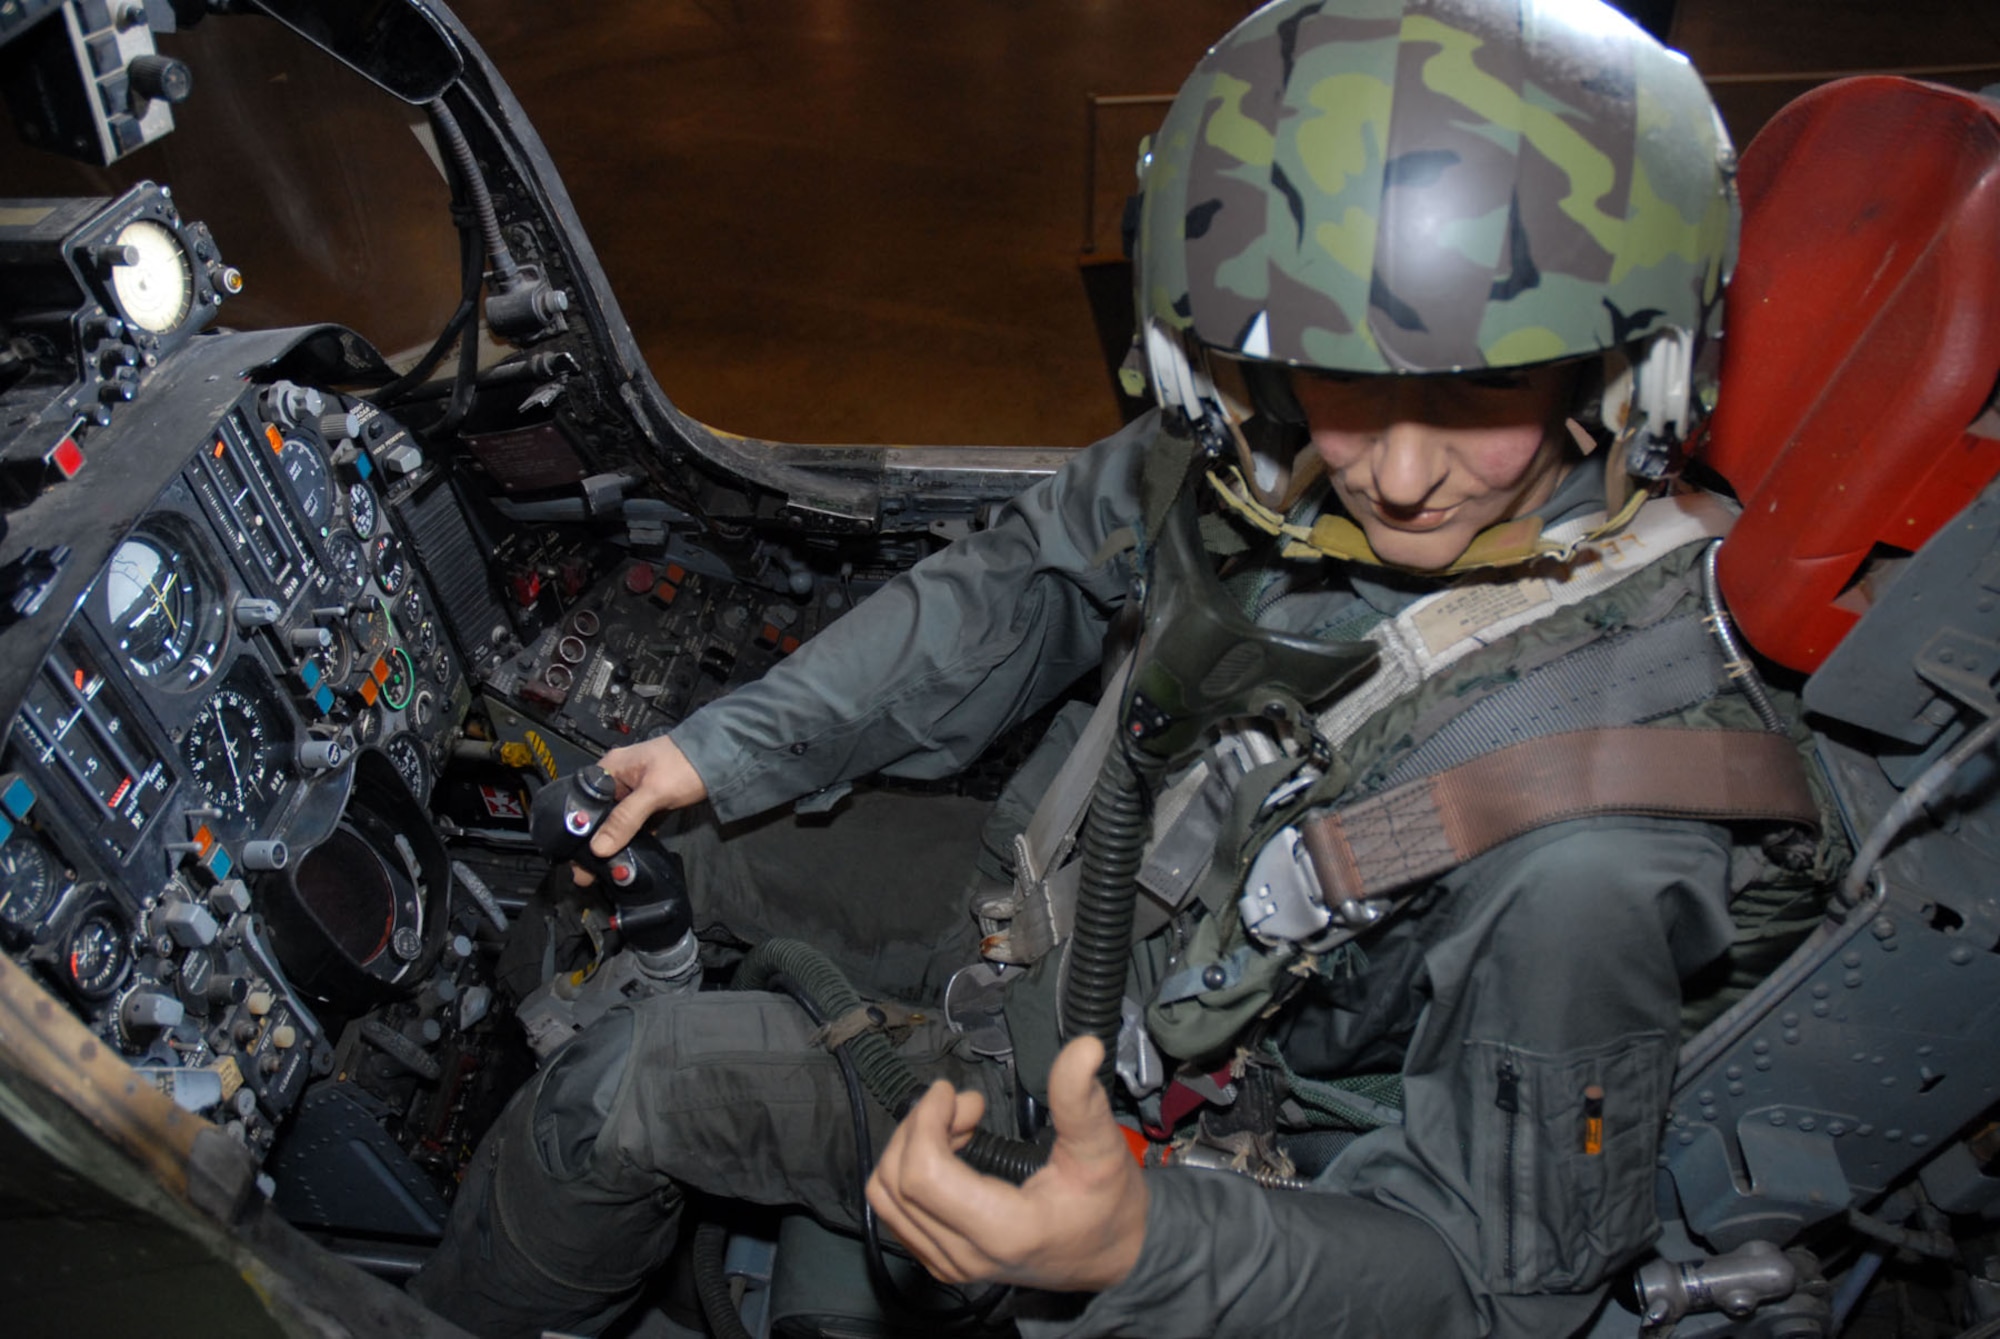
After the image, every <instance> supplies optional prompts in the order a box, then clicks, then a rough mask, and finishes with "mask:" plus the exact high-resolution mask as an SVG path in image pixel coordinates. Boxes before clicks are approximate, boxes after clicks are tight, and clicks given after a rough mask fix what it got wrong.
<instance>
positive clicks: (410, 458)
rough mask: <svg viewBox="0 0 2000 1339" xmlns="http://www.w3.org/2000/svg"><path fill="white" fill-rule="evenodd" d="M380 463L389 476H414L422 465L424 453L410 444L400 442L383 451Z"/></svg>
mask: <svg viewBox="0 0 2000 1339" xmlns="http://www.w3.org/2000/svg"><path fill="white" fill-rule="evenodd" d="M380 463H381V466H382V468H383V469H385V470H387V471H389V473H391V474H415V473H416V472H417V470H418V469H419V468H421V467H422V465H423V463H424V453H423V452H421V451H419V450H418V449H417V448H416V447H415V446H412V445H411V444H410V443H408V442H402V443H399V444H398V445H396V446H392V447H390V448H389V449H388V450H387V451H384V452H383V453H382V454H381V457H380Z"/></svg>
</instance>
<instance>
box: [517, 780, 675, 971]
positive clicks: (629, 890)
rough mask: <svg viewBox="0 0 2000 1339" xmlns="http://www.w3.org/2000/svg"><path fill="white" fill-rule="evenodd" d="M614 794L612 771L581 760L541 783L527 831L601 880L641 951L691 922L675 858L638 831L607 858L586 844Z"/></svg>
mask: <svg viewBox="0 0 2000 1339" xmlns="http://www.w3.org/2000/svg"><path fill="white" fill-rule="evenodd" d="M617 800H618V789H617V783H616V782H614V781H613V780H612V779H611V774H610V773H609V772H606V771H605V770H604V769H603V768H602V767H597V766H594V765H593V766H590V767H585V768H583V769H582V770H581V771H578V772H576V773H575V774H573V775H572V776H570V777H569V779H568V780H566V781H558V782H555V783H553V784H551V785H547V786H544V787H542V790H541V792H540V793H539V794H538V795H536V796H535V804H534V809H533V811H532V813H531V814H530V815H529V819H528V830H529V833H530V834H531V835H532V836H533V838H534V842H535V846H536V848H537V849H538V850H540V851H541V853H542V854H543V855H545V856H547V857H548V858H549V859H550V860H569V861H574V862H575V863H576V864H577V865H579V866H580V867H582V868H583V869H584V870H585V871H587V872H588V873H589V874H590V875H591V876H592V877H594V878H595V879H597V880H598V881H599V883H600V884H602V885H603V886H604V887H605V889H606V891H607V892H608V894H609V895H610V897H611V900H612V902H613V903H614V904H615V906H616V914H615V915H614V916H613V917H612V920H611V924H612V926H613V927H614V928H616V929H617V930H618V932H619V933H620V934H622V935H624V936H625V941H626V943H628V944H630V945H631V946H632V947H633V948H635V949H638V950H639V951H640V952H642V953H657V952H660V951H662V950H665V949H670V948H673V947H675V946H676V945H678V944H680V942H681V941H682V939H684V938H685V937H686V936H687V934H688V932H689V931H690V930H691V929H693V927H694V912H693V909H692V908H690V907H689V905H688V895H687V876H686V874H685V873H684V872H683V870H682V866H681V858H680V857H679V856H677V855H675V854H674V853H673V852H672V851H669V850H668V849H667V848H666V847H665V846H664V845H663V844H662V843H661V842H660V839H659V838H657V837H655V836H653V835H652V834H651V833H648V832H643V831H642V832H640V833H639V834H638V835H637V836H635V837H634V838H633V839H632V841H631V844H630V845H628V846H627V847H626V848H625V849H624V850H622V851H619V852H617V853H616V854H614V855H611V856H609V857H601V856H598V855H597V854H595V853H594V852H592V851H591V849H590V839H591V836H592V835H593V834H594V833H595V832H596V831H597V829H598V826H599V825H600V824H602V823H603V822H604V818H605V815H607V814H609V813H610V812H611V809H612V806H613V805H614V804H616V803H617Z"/></svg>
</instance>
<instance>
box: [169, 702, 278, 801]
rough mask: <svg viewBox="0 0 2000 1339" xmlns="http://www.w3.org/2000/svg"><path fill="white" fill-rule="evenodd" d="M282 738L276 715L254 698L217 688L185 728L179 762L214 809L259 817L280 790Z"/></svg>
mask: <svg viewBox="0 0 2000 1339" xmlns="http://www.w3.org/2000/svg"><path fill="white" fill-rule="evenodd" d="M288 734H289V732H288V731H287V730H286V729H285V728H284V724H283V720H282V718H281V717H280V716H279V714H278V713H277V712H276V711H274V710H272V708H271V707H270V706H268V705H267V704H266V703H264V702H263V701H261V700H260V699H259V698H258V697H257V696H256V695H254V694H251V693H248V692H245V691H243V690H242V689H240V688H233V687H224V688H219V689H217V690H216V691H215V692H214V693H213V694H211V695H210V697H209V699H208V701H206V702H204V703H202V706H201V711H200V712H199V713H198V714H197V715H196V716H195V719H194V723H193V724H192V725H190V726H189V727H188V731H187V735H186V737H185V738H183V739H182V741H181V757H182V758H183V759H185V760H186V762H187V765H188V770H189V771H191V772H192V773H194V777H195V780H196V781H198V782H199V783H200V784H201V788H202V789H203V790H205V791H207V792H208V797H209V798H210V799H211V800H213V801H215V803H216V805H217V806H218V807H220V808H221V809H223V810H224V811H225V812H227V813H231V814H252V813H259V812H261V811H262V810H263V809H264V808H265V807H266V806H268V805H269V803H270V802H271V801H272V800H273V799H275V798H276V797H277V795H278V793H279V791H280V790H281V789H283V787H284V772H283V763H284V758H285V754H286V752H287V749H288V747H289V744H290V740H289V738H288V737H287V736H288Z"/></svg>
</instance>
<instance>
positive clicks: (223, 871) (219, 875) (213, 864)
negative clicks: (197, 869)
mask: <svg viewBox="0 0 2000 1339" xmlns="http://www.w3.org/2000/svg"><path fill="white" fill-rule="evenodd" d="M202 864H203V866H204V867H205V868H206V869H207V870H208V872H209V873H210V874H212V875H214V876H215V880H216V882H218V883H220V882H221V881H222V880H224V879H226V878H228V877H229V871H230V870H232V869H234V868H236V862H235V861H233V860H231V859H230V858H229V852H228V851H225V850H224V849H223V848H222V843H221V842H217V843H216V844H215V849H214V850H212V851H210V852H209V853H208V859H207V860H205V861H203V862H202Z"/></svg>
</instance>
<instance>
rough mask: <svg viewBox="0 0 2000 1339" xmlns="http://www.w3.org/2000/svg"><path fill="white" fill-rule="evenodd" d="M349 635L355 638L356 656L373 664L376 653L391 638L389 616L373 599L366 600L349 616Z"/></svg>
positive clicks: (366, 662) (364, 661)
mask: <svg viewBox="0 0 2000 1339" xmlns="http://www.w3.org/2000/svg"><path fill="white" fill-rule="evenodd" d="M347 635H348V636H350V637H352V638H353V639H354V654H355V657H356V658H357V659H358V660H360V661H362V662H363V663H364V664H372V663H374V658H375V653H376V652H377V651H379V650H381V649H382V647H383V646H384V645H385V644H386V643H387V642H388V640H389V620H388V617H387V616H386V615H384V614H383V612H382V611H381V610H380V609H379V608H377V607H376V605H375V602H374V601H373V600H372V599H371V600H367V601H364V602H363V603H361V604H359V605H357V606H355V609H354V612H353V613H351V614H349V615H348V616H347Z"/></svg>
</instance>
